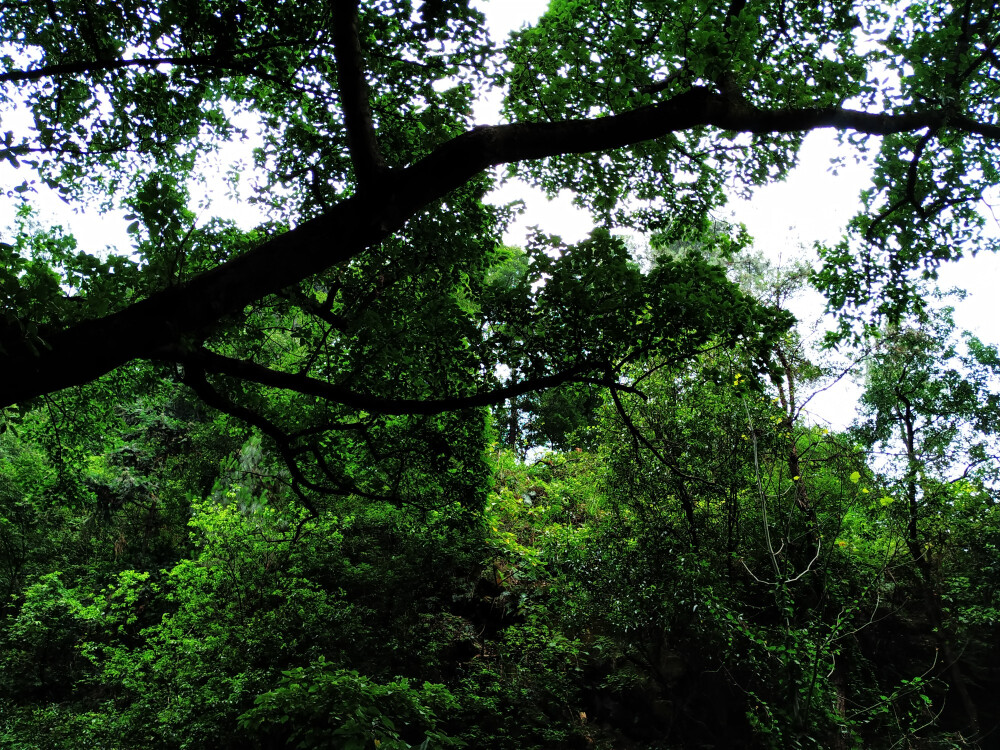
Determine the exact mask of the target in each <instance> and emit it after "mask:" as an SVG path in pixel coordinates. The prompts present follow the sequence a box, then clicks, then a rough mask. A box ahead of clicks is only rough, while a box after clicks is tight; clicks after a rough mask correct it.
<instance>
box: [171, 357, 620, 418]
mask: <svg viewBox="0 0 1000 750" xmlns="http://www.w3.org/2000/svg"><path fill="white" fill-rule="evenodd" d="M184 361H185V362H186V363H191V364H192V365H194V366H195V367H196V368H197V369H198V370H201V369H204V370H205V371H207V372H214V373H218V374H221V375H229V376H230V377H234V378H239V379H240V380H245V381H250V382H253V383H259V384H260V385H265V386H269V387H272V388H281V389H284V390H290V391H295V392H297V393H301V394H303V395H306V396H315V397H317V398H322V399H326V400H329V401H333V402H336V403H338V404H343V405H344V406H348V407H350V408H352V409H357V410H359V411H366V412H368V413H370V414H389V415H393V414H413V415H431V414H441V413H444V412H448V411H458V410H461V409H472V408H478V407H483V406H492V405H495V404H501V403H503V402H504V401H506V400H507V399H510V398H517V397H518V396H523V395H524V394H526V393H532V392H534V391H541V390H545V389H548V388H553V387H555V386H558V385H563V384H566V383H592V384H595V385H602V386H612V385H613V386H616V387H617V388H619V389H625V390H629V389H628V388H627V387H626V386H621V385H618V384H617V383H616V382H613V381H612V380H611V379H610V376H607V377H603V378H593V377H587V375H586V373H588V372H589V373H593V372H600V371H603V370H604V368H605V365H604V364H603V363H600V362H598V363H594V362H584V363H581V364H577V365H575V366H573V367H570V368H568V369H566V370H564V371H563V372H559V373H554V374H552V375H543V376H539V377H537V378H529V379H528V380H524V381H522V382H520V383H514V384H513V385H509V386H505V387H503V388H496V389H493V390H491V391H486V392H484V393H477V394H475V395H472V396H450V397H446V398H438V399H407V398H402V399H392V398H381V397H379V396H371V395H368V394H364V393H358V392H357V391H352V390H351V389H349V388H344V387H343V386H338V385H333V384H331V383H327V382H324V381H322V380H318V379H316V378H311V377H308V376H306V375H301V374H296V373H289V372H281V371H278V370H272V369H270V368H267V367H264V366H262V365H258V364H256V363H255V362H249V361H246V360H241V359H234V358H232V357H226V356H223V355H221V354H216V353H215V352H211V351H208V350H207V349H201V350H199V351H197V352H195V353H193V354H189V355H186V356H185V357H184ZM237 416H238V415H237Z"/></svg>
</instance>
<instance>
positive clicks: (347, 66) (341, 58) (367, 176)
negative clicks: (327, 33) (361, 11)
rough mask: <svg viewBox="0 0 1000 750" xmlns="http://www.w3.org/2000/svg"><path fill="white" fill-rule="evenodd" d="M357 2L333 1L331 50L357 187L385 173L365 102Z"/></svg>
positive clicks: (370, 113) (367, 102)
mask: <svg viewBox="0 0 1000 750" xmlns="http://www.w3.org/2000/svg"><path fill="white" fill-rule="evenodd" d="M358 4H359V3H358V0H336V1H335V2H334V3H333V49H334V58H335V59H336V61H337V84H338V89H339V90H340V107H341V109H342V110H343V113H344V129H345V130H346V131H347V145H348V148H349V149H350V152H351V162H352V163H353V164H354V175H355V177H356V178H357V181H358V185H359V188H360V187H367V186H369V185H371V184H372V183H374V182H376V181H377V180H378V179H379V177H381V175H382V174H383V173H384V172H385V170H386V164H385V161H384V160H383V159H382V155H381V153H380V152H379V147H378V139H377V138H376V137H375V124H374V121H373V120H372V110H371V104H370V103H369V101H368V96H369V91H368V80H367V79H366V78H365V72H364V55H363V54H362V52H361V40H360V38H359V36H358Z"/></svg>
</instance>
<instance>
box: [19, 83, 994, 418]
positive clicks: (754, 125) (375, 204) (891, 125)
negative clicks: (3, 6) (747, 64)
mask: <svg viewBox="0 0 1000 750" xmlns="http://www.w3.org/2000/svg"><path fill="white" fill-rule="evenodd" d="M698 126H715V127H717V128H722V129H725V130H732V131H742V132H750V133H784V132H796V131H799V132H801V131H808V130H815V129H818V128H837V129H840V130H853V131H856V132H861V133H869V134H872V135H887V134H890V133H900V132H907V131H917V130H921V129H923V128H931V129H934V128H945V129H951V130H959V131H964V132H967V133H972V134H976V135H978V136H981V137H983V138H988V139H997V140H1000V126H998V125H996V124H993V123H981V122H977V121H974V120H972V119H971V118H968V117H963V116H956V115H954V114H953V113H950V112H948V111H946V110H943V109H942V110H928V111H923V112H913V113H904V114H895V115H894V114H869V113H866V112H859V111H856V110H850V109H841V108H837V107H826V108H815V109H810V108H806V109H786V110H773V111H772V110H759V109H756V108H753V107H750V106H748V105H746V104H741V103H734V102H733V101H732V100H731V99H727V98H726V97H723V96H721V95H719V94H715V93H713V92H711V91H708V90H706V89H702V88H696V89H693V90H691V91H688V92H686V93H684V94H680V95H678V96H675V97H672V98H671V99H669V100H667V101H664V102H661V103H658V104H654V105H650V106H647V107H642V108H640V109H636V110H634V111H632V112H628V113H625V114H622V115H616V116H612V117H601V118H596V119H581V120H569V121H563V122H539V123H522V124H514V125H498V126H494V127H478V128H474V129H472V130H470V131H468V132H466V133H464V134H462V135H460V136H458V137H456V138H454V139H452V140H450V141H448V142H446V143H444V144H443V145H441V146H440V147H439V148H438V149H436V150H435V151H434V152H432V153H431V154H429V155H428V156H427V157H425V158H424V159H422V160H420V161H419V162H417V163H416V164H413V165H412V166H409V167H406V168H402V169H396V170H392V171H390V172H389V173H387V174H386V175H385V177H384V178H383V179H382V180H381V181H380V182H379V184H378V186H377V188H372V189H361V190H359V192H358V193H357V194H356V195H355V196H353V197H351V198H349V199H347V200H345V201H343V202H341V203H340V204H338V205H337V206H334V207H333V208H332V209H331V210H329V211H327V212H326V213H325V214H323V215H321V216H319V217H317V218H315V219H312V220H310V221H307V222H304V223H303V224H300V225H299V226H298V227H296V228H295V229H293V230H291V231H289V232H286V233H284V234H281V235H278V236H276V237H274V238H273V239H271V240H270V241H268V242H266V243H264V244H262V245H261V246H259V247H257V248H256V249H254V250H251V251H249V252H247V253H245V254H244V255H242V256H240V257H238V258H235V259H234V260H231V261H228V262H227V263H224V264H222V265H220V266H218V267H216V268H214V269H212V270H210V271H207V272H205V273H203V274H201V275H200V276H197V277H195V278H193V279H191V280H190V281H188V282H186V283H184V284H182V285H179V286H176V287H173V288H170V289H165V290H163V291H161V292H157V293H155V294H153V295H151V296H150V297H149V298H147V299H145V300H142V301H141V302H138V303H136V304H133V305H130V306H129V307H127V308H125V309H123V310H121V311H119V312H117V313H114V314H112V315H109V316H107V317H104V318H100V319H97V320H90V321H85V322H83V323H80V324H77V325H74V326H72V327H70V328H67V329H63V330H43V331H41V332H40V335H41V337H42V339H43V340H44V347H39V349H40V351H36V348H35V347H34V346H33V345H32V344H31V343H30V342H26V341H23V340H19V339H18V338H17V337H16V336H14V335H7V336H0V347H2V348H0V406H5V405H9V404H12V403H16V402H18V401H22V400H24V399H27V398H32V397H34V396H39V395H41V394H44V393H49V392H52V391H55V390H59V389H61V388H66V387H68V386H71V385H76V384H80V383H85V382H89V381H91V380H93V379H95V378H97V377H99V376H101V375H103V374H105V373H107V372H109V371H111V370H113V369H114V368H116V367H120V366H121V365H124V364H125V363H127V362H129V361H131V360H133V359H136V358H150V357H153V356H155V355H156V354H157V352H160V356H163V353H164V352H165V351H166V349H165V348H170V347H176V346H177V344H178V343H179V342H182V341H190V340H193V339H197V337H198V336H200V335H202V334H203V333H205V332H207V331H209V330H210V329H211V328H212V327H213V326H214V325H216V324H217V323H218V322H219V321H220V320H222V319H223V318H225V317H226V316H229V315H233V314H237V313H240V312H241V311H242V310H243V309H244V308H245V307H246V306H247V305H249V304H251V303H252V302H254V301H256V300H259V299H261V298H262V297H265V296H266V295H268V294H274V293H276V292H279V291H281V290H282V289H285V288H287V287H289V286H291V285H293V284H296V283H298V282H299V281H301V280H302V279H305V278H307V277H309V276H312V275H314V274H317V273H320V272H322V271H324V270H325V269H327V268H330V267H332V266H335V265H337V264H340V263H343V262H345V261H347V260H349V259H351V258H352V257H354V256H356V255H358V254H359V253H360V252H362V251H363V250H365V249H366V248H370V247H373V246H375V245H378V244H379V243H380V242H382V240H384V239H385V238H386V237H387V236H389V235H390V234H391V233H392V232H394V231H396V230H397V229H399V228H400V227H402V226H403V224H405V223H406V221H407V220H408V219H410V218H411V217H412V216H414V215H415V214H417V213H418V212H419V211H420V210H421V209H422V208H424V207H425V206H427V205H428V204H430V203H432V202H433V201H436V200H438V199H440V198H442V197H443V196H445V195H447V194H448V193H449V192H450V191H452V190H454V189H456V188H458V187H460V186H461V185H463V184H465V183H466V182H467V181H468V180H470V179H471V178H472V177H474V176H475V175H476V174H478V173H480V172H482V171H484V170H486V169H489V168H490V167H493V166H496V165H499V164H507V163H514V162H520V161H525V160H529V159H541V158H545V157H549V156H557V155H560V154H571V153H589V152H593V151H604V150H608V149H614V148H619V147H622V146H627V145H630V144H634V143H639V142H642V141H647V140H651V139H655V138H659V137H662V136H664V135H667V134H669V133H673V132H677V131H681V130H687V129H690V128H694V127H698Z"/></svg>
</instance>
